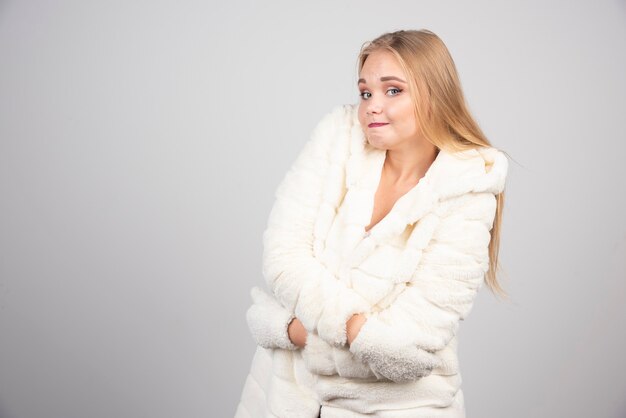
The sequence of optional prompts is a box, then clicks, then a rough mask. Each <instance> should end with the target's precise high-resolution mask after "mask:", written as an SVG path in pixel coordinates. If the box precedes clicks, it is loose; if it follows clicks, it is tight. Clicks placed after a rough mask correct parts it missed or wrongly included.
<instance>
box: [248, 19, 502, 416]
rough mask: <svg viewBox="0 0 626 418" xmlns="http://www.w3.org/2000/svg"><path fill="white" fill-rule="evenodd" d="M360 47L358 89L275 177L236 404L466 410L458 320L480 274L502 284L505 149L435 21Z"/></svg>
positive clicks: (281, 408) (292, 412)
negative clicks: (482, 121)
mask: <svg viewBox="0 0 626 418" xmlns="http://www.w3.org/2000/svg"><path fill="white" fill-rule="evenodd" d="M358 63H359V69H358V70H359V80H358V83H357V86H358V89H359V92H360V101H359V103H358V105H343V106H338V107H336V108H334V109H333V110H332V111H331V112H330V113H329V114H328V115H326V116H325V117H324V118H323V119H322V120H321V121H320V122H319V124H318V125H317V126H316V128H315V129H314V131H313V133H312V136H311V139H310V140H309V142H307V144H306V145H305V147H304V149H303V150H302V151H301V153H300V155H299V156H298V158H297V159H296V161H295V162H294V164H293V166H292V167H291V168H290V170H289V171H288V172H287V174H286V176H285V178H284V179H283V181H282V182H281V184H280V186H279V187H278V189H277V191H276V202H275V204H274V206H273V208H272V210H271V212H270V216H269V221H268V227H267V229H266V231H265V232H264V235H263V243H264V252H263V275H264V277H265V279H266V282H267V284H268V286H269V289H270V290H271V292H270V293H271V294H269V293H266V292H264V291H263V290H261V289H260V288H259V287H254V288H253V289H252V291H251V295H252V299H253V301H254V304H253V305H252V306H251V307H250V309H249V310H248V312H247V315H246V318H247V321H248V325H249V327H250V330H251V332H252V335H253V337H254V338H255V340H256V342H257V343H258V348H257V351H256V353H255V356H254V358H253V361H252V368H251V370H250V373H249V375H248V377H247V379H246V383H245V386H244V389H243V393H242V396H241V401H240V403H239V405H238V407H237V411H236V417H237V418H244V417H278V418H298V417H303V418H304V417H307V418H314V417H319V416H321V417H322V418H335V417H336V418H342V417H361V416H363V417H365V416H367V417H385V418H387V417H389V418H391V417H393V418H400V417H415V418H417V417H447V418H450V417H465V407H464V400H463V392H462V390H461V388H460V384H461V375H460V370H459V365H458V358H457V344H458V342H457V338H456V331H457V329H458V326H459V321H460V320H462V319H464V318H465V317H466V316H467V315H468V313H469V311H470V309H471V307H472V304H473V301H474V298H475V296H476V292H477V291H478V290H479V289H480V287H481V286H482V284H483V282H484V281H486V282H487V284H488V286H489V287H490V288H491V289H492V291H495V292H497V293H500V294H504V292H503V291H502V289H501V287H500V286H499V284H498V282H497V280H496V276H495V271H496V268H497V259H498V244H499V230H500V223H501V212H502V205H503V202H504V192H503V190H504V185H505V179H506V174H507V168H508V160H507V159H506V157H505V156H504V154H503V153H502V152H501V151H498V150H496V149H495V148H493V147H491V146H490V143H489V141H488V140H487V139H486V138H485V135H484V134H483V133H482V131H481V130H480V128H479V127H478V125H477V124H476V122H475V121H474V119H473V118H472V117H471V115H470V114H469V111H468V110H467V107H466V104H465V101H464V98H463V94H462V91H461V86H460V82H459V79H458V76H457V72H456V68H455V65H454V62H453V60H452V58H451V57H450V55H449V52H448V50H447V48H446V47H445V45H444V44H443V42H442V41H441V39H439V38H438V37H437V36H436V35H435V34H434V33H432V32H430V31H428V30H420V31H397V32H393V33H387V34H384V35H382V36H380V37H378V38H377V39H375V40H373V41H371V42H369V43H366V44H365V45H364V46H363V48H362V49H361V52H360V55H359V60H358Z"/></svg>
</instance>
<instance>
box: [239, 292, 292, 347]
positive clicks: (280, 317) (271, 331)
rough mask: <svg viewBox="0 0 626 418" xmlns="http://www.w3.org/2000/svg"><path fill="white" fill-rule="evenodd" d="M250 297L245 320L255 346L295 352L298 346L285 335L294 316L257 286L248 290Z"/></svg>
mask: <svg viewBox="0 0 626 418" xmlns="http://www.w3.org/2000/svg"><path fill="white" fill-rule="evenodd" d="M250 296H252V301H253V304H252V306H250V308H248V311H247V312H246V320H247V322H248V328H249V329H250V333H251V334H252V337H253V338H254V340H255V341H256V343H257V345H260V346H261V347H264V348H282V349H285V350H297V349H298V346H297V345H295V344H293V343H292V342H291V340H290V339H289V334H288V333H287V327H288V326H289V323H290V322H291V320H292V319H293V318H295V316H294V315H293V314H292V313H291V312H289V311H288V310H286V309H285V308H283V306H282V305H281V304H280V303H278V302H277V301H276V299H274V298H273V297H271V296H270V295H268V294H267V293H265V292H264V291H263V290H262V289H261V288H259V287H257V286H255V287H253V288H252V289H251V290H250Z"/></svg>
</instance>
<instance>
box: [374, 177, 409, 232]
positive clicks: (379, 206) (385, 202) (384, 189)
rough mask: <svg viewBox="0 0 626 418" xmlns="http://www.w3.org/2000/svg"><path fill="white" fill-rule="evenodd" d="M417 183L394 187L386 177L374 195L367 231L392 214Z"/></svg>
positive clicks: (382, 178)
mask: <svg viewBox="0 0 626 418" xmlns="http://www.w3.org/2000/svg"><path fill="white" fill-rule="evenodd" d="M415 184H416V183H410V184H402V185H393V184H391V181H390V180H389V179H388V178H386V177H385V176H384V175H383V176H382V177H381V179H380V184H379V185H378V189H377V190H376V193H375V195H374V199H373V208H372V216H371V219H370V220H369V224H368V225H367V226H366V227H365V231H369V230H370V229H372V228H373V227H374V226H375V225H376V224H378V223H379V222H380V221H381V220H382V219H384V218H385V216H387V215H388V214H389V212H391V210H392V209H393V207H394V205H395V204H396V202H397V201H398V199H400V198H401V197H402V196H404V195H405V194H406V193H407V192H408V191H410V190H411V189H412V188H413V187H415Z"/></svg>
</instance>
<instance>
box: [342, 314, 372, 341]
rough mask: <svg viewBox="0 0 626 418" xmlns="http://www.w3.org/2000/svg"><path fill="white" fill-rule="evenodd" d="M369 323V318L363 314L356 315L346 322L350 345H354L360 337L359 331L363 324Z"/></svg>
mask: <svg viewBox="0 0 626 418" xmlns="http://www.w3.org/2000/svg"><path fill="white" fill-rule="evenodd" d="M366 321H367V318H366V317H365V315H363V314H354V315H352V317H351V318H350V319H348V322H346V331H347V335H348V345H350V344H352V341H354V339H355V338H356V336H357V335H359V331H360V330H361V327H362V326H363V324H364V323H365V322H366Z"/></svg>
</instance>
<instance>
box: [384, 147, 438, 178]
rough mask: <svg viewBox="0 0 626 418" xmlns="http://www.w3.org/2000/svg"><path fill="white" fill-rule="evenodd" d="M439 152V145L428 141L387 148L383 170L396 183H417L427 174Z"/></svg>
mask: <svg viewBox="0 0 626 418" xmlns="http://www.w3.org/2000/svg"><path fill="white" fill-rule="evenodd" d="M437 152H438V150H437V147H435V146H434V145H432V144H431V143H430V142H428V141H421V142H420V143H417V144H411V145H410V146H406V147H403V148H401V149H387V152H386V158H385V163H384V165H383V170H385V171H386V174H387V175H388V176H389V178H390V179H391V180H392V182H393V183H395V184H402V183H415V182H416V181H418V180H419V179H421V178H422V177H423V176H424V174H426V171H428V168H429V167H430V166H431V164H432V163H433V161H435V158H437Z"/></svg>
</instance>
